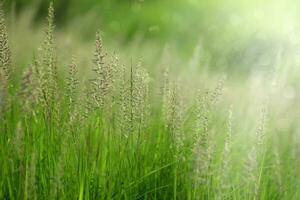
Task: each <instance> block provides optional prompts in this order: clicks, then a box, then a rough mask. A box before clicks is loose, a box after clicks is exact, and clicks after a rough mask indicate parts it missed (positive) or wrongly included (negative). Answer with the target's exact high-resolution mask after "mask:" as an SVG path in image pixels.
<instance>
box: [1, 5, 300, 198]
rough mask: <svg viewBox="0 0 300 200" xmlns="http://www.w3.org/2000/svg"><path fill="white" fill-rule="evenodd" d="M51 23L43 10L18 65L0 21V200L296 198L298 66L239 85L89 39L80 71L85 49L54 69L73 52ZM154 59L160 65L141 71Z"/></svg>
mask: <svg viewBox="0 0 300 200" xmlns="http://www.w3.org/2000/svg"><path fill="white" fill-rule="evenodd" d="M53 17H54V10H53V7H52V6H51V5H50V8H49V13H48V18H47V22H48V23H47V26H46V27H45V29H44V40H43V42H42V44H41V47H40V48H39V49H38V51H36V52H35V53H34V56H33V58H32V59H31V61H30V65H29V66H28V67H24V68H25V69H24V70H23V69H22V68H21V67H20V68H18V64H20V63H23V64H24V61H22V60H23V58H24V57H21V53H20V49H15V48H13V49H14V50H11V49H10V48H9V44H11V43H9V42H8V41H9V39H10V37H9V36H10V34H8V30H7V28H6V25H5V20H4V15H3V14H2V12H1V15H0V82H1V85H0V106H1V107H0V108H1V113H0V114H1V115H0V120H1V123H0V133H1V135H0V147H1V148H0V169H1V170H0V199H80V200H81V199H298V198H299V197H300V194H299V192H298V189H297V188H299V181H298V180H299V178H300V177H299V176H300V172H299V169H298V166H299V158H298V153H299V144H298V142H297V141H298V139H299V134H298V133H299V125H298V118H297V116H299V111H298V110H299V109H297V108H299V103H298V102H297V96H296V95H297V94H295V90H296V89H297V88H298V86H299V85H298V82H296V80H297V75H296V74H297V71H295V73H294V74H292V73H290V72H287V71H286V70H285V69H282V68H278V69H277V71H275V72H274V73H273V74H272V73H271V72H270V71H265V72H256V73H254V76H253V77H250V78H249V80H248V82H247V81H245V82H244V83H240V84H238V86H237V85H235V82H234V81H233V80H231V79H230V78H231V77H230V75H228V76H227V78H226V76H224V75H213V74H211V73H210V72H208V71H207V70H206V69H205V68H203V69H202V71H200V72H201V73H200V72H199V71H196V72H195V68H189V67H186V69H185V70H184V72H182V73H179V72H180V70H178V68H176V67H177V66H176V63H177V62H175V61H176V59H175V57H176V55H172V54H171V53H172V52H171V51H170V50H168V48H166V50H165V53H164V54H163V56H162V58H161V59H160V60H161V61H157V58H156V60H155V58H151V57H147V55H145V60H146V62H143V61H141V62H136V61H135V60H136V57H138V56H136V55H135V54H133V55H131V56H132V57H129V56H128V54H127V55H126V53H124V52H123V53H121V55H120V56H118V55H117V54H116V53H110V52H111V51H109V49H107V48H106V47H105V45H103V41H102V37H101V33H100V32H97V33H96V39H95V45H94V46H95V47H94V53H91V56H90V57H91V59H90V60H91V61H92V62H91V63H90V62H87V63H89V64H91V65H92V66H91V67H90V68H89V69H88V70H89V71H90V73H83V72H82V68H83V67H85V66H89V64H87V63H86V62H85V59H86V58H85V54H86V48H85V45H84V44H81V45H78V46H79V48H80V49H82V50H81V51H79V52H80V53H79V55H78V56H75V58H72V60H71V59H69V60H70V63H68V64H67V65H64V64H65V63H64V62H61V61H60V59H61V58H62V57H61V55H60V53H61V52H62V51H63V52H64V54H65V55H66V56H67V57H74V56H73V55H71V53H70V52H69V51H68V49H67V48H66V46H64V45H63V47H64V48H63V50H62V49H61V48H62V47H60V45H58V44H63V42H62V43H60V42H58V41H65V39H66V38H67V37H66V36H64V35H63V34H61V35H59V34H57V33H56V31H55V25H54V22H53ZM22 33H24V32H22ZM12 35H14V36H15V37H17V38H18V39H19V40H20V39H21V38H20V37H19V36H18V35H17V33H16V32H15V33H12ZM16 35H17V36H16ZM13 38H14V37H13ZM20 45H21V44H20ZM31 45H33V44H31ZM26 50H27V49H26ZM23 51H24V49H23V50H22V52H23ZM119 51H122V49H121V50H119ZM123 51H127V49H124V50H123ZM128 51H129V50H128ZM138 51H139V49H138V47H137V46H136V44H133V45H132V49H131V51H130V52H138ZM14 52H16V54H14ZM145 52H147V50H145ZM150 52H151V51H150ZM26 53H27V52H26ZM27 54H28V53H27ZM168 54H171V55H169V56H168ZM19 55H20V57H19ZM23 56H24V55H23ZM196 56H197V55H196ZM14 59H15V60H14ZM195 59H196V60H197V57H196V58H192V59H191V64H190V65H192V66H194V65H197V64H199V63H195V62H196V61H195ZM25 60H26V59H25ZM147 60H152V61H151V62H149V61H148V62H147ZM153 60H155V61H157V62H159V64H158V65H159V67H152V68H150V69H147V67H144V65H147V64H150V63H153V62H154V61H153ZM282 60H284V59H282ZM282 60H281V59H278V63H277V64H278V66H281V65H282V63H283V61H282ZM172 61H173V62H172ZM84 63H85V64H84ZM172 65H174V66H173V67H172ZM186 65H187V66H189V64H186ZM66 66H69V67H68V72H67V73H66V72H65V71H66V69H67V67H66ZM81 67H82V68H81ZM174 69H175V70H174ZM22 70H23V73H22V75H20V73H19V72H20V71H22ZM147 70H150V73H148V72H147ZM176 72H177V73H176ZM83 75H84V76H86V77H87V78H83ZM293 75H294V76H293ZM179 77H180V79H179ZM216 77H217V78H216ZM260 77H261V78H260ZM287 77H288V80H287ZM266 80H267V81H266ZM294 81H295V82H294ZM296 91H297V90H296ZM295 96H296V98H295ZM286 113H288V114H286Z"/></svg>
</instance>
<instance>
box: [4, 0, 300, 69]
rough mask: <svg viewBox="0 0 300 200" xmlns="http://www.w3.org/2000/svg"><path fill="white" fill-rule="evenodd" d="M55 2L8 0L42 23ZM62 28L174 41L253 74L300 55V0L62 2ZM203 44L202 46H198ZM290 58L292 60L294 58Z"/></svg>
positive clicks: (58, 8)
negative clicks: (282, 56) (277, 59)
mask: <svg viewBox="0 0 300 200" xmlns="http://www.w3.org/2000/svg"><path fill="white" fill-rule="evenodd" d="M49 2H50V1H49V0H14V1H13V0H11V1H8V0H6V1H5V7H6V9H7V11H8V12H10V13H15V14H16V16H20V13H22V12H23V11H24V10H26V9H31V10H34V19H33V20H34V22H35V23H36V24H39V23H40V22H42V21H43V20H44V18H45V15H46V14H47V8H48V5H49ZM54 4H55V12H56V24H57V27H58V29H63V28H66V27H68V26H72V27H77V28H76V30H77V33H74V34H76V35H77V36H78V37H80V38H81V39H82V40H89V41H90V40H93V39H94V33H95V31H96V30H97V29H100V30H101V31H102V32H103V33H104V35H105V37H106V38H110V39H112V40H114V39H115V40H117V41H118V42H120V43H121V44H122V45H127V44H128V43H129V42H131V41H132V40H134V39H135V38H137V37H139V38H140V41H141V43H143V42H151V43H154V44H158V45H160V46H164V45H165V44H172V48H174V51H176V52H178V56H179V57H181V58H183V59H189V56H190V55H192V54H193V52H195V49H196V51H197V52H196V53H199V54H200V56H199V59H203V62H205V63H206V64H208V65H209V66H210V68H211V69H213V70H214V69H221V70H230V71H238V72H245V71H246V72H247V71H249V69H253V68H264V67H269V66H272V65H274V56H275V55H276V54H277V53H278V51H282V49H284V52H283V53H284V54H285V56H288V57H292V58H293V59H294V58H295V57H297V56H295V54H297V53H298V46H299V44H300V43H299V41H300V40H299V37H298V33H299V20H298V19H299V16H300V15H299V14H298V13H299V12H298V11H299V8H300V7H299V3H298V2H297V1H293V0H252V1H243V0H84V1H83V0H56V1H54ZM197 47H198V48H197ZM288 57H287V59H288Z"/></svg>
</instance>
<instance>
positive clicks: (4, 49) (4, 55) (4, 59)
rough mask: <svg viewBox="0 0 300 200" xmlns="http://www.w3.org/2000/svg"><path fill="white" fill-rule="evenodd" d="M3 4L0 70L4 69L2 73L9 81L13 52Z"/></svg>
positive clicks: (0, 6)
mask: <svg viewBox="0 0 300 200" xmlns="http://www.w3.org/2000/svg"><path fill="white" fill-rule="evenodd" d="M2 6H3V5H2V3H0V70H1V71H2V75H3V76H4V77H5V79H6V80H7V81H8V80H9V79H10V74H11V71H12V70H11V67H12V66H11V52H10V49H9V44H8V34H7V28H6V24H5V18H4V11H3V10H2Z"/></svg>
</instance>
